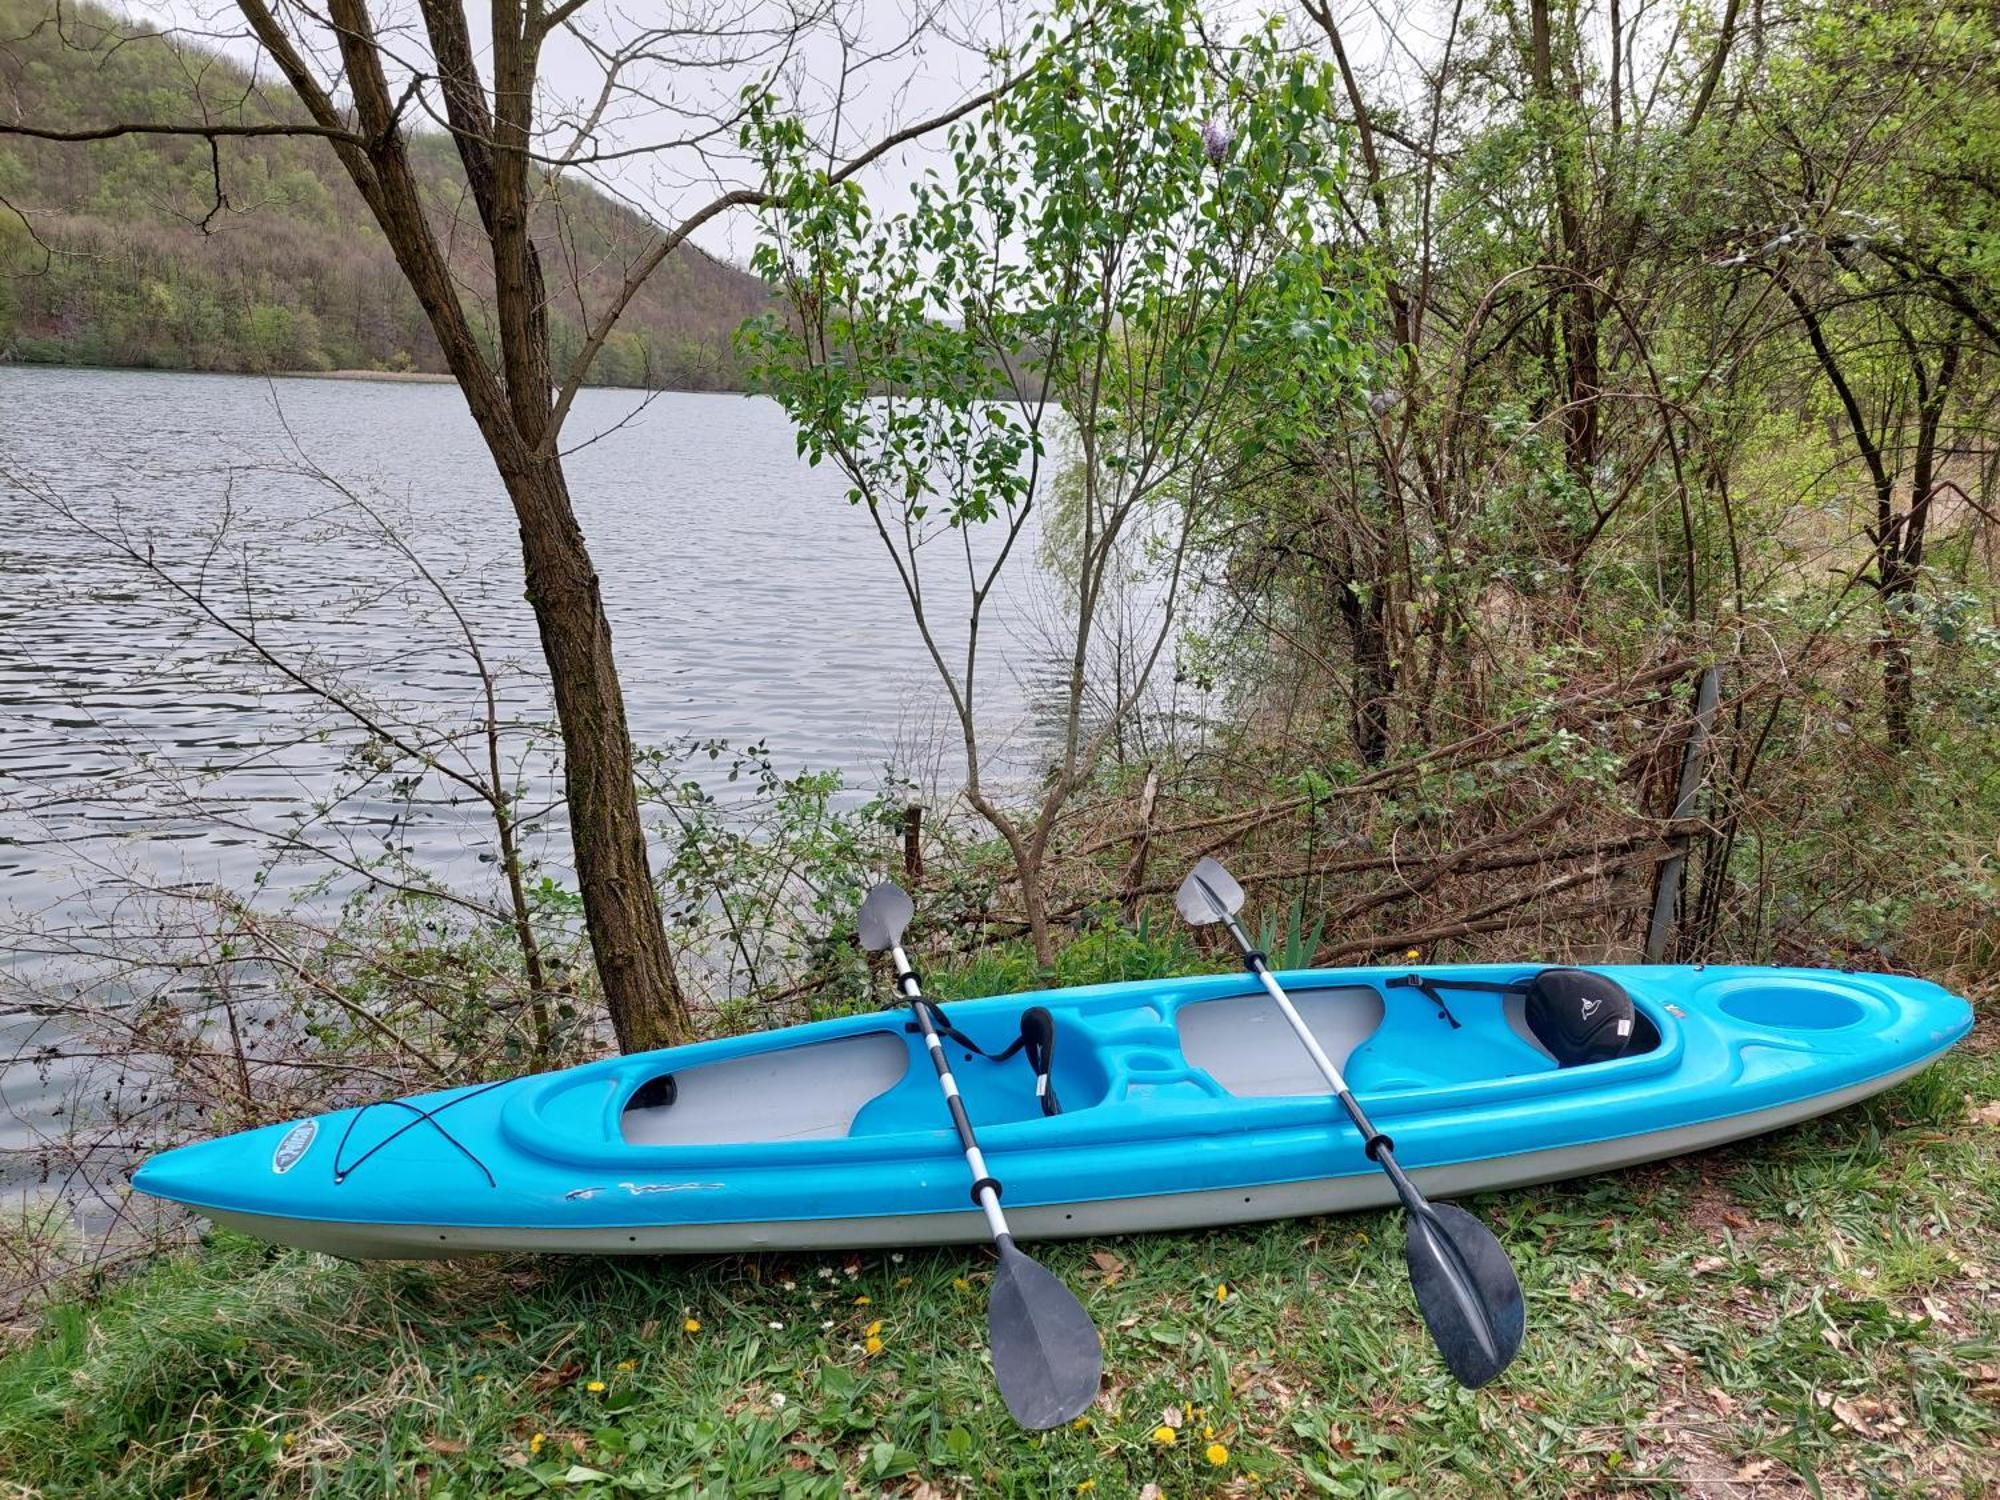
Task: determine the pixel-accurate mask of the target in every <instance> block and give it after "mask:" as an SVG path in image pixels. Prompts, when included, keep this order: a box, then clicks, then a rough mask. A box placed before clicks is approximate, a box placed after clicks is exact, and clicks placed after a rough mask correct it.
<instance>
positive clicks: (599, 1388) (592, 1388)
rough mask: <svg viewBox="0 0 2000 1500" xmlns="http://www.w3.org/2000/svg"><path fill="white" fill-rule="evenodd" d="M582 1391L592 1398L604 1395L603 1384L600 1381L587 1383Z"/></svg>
mask: <svg viewBox="0 0 2000 1500" xmlns="http://www.w3.org/2000/svg"><path fill="white" fill-rule="evenodd" d="M584 1389H585V1390H586V1391H589V1392H590V1394H591V1395H593V1396H601V1395H603V1394H604V1382H603V1381H601V1380H592V1381H589V1382H588V1383H586V1384H585V1386H584Z"/></svg>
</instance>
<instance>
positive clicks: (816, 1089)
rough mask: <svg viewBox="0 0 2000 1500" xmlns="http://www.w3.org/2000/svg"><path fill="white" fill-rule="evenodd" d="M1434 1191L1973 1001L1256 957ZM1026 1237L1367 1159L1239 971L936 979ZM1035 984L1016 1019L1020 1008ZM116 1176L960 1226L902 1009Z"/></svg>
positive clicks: (1603, 1154)
mask: <svg viewBox="0 0 2000 1500" xmlns="http://www.w3.org/2000/svg"><path fill="white" fill-rule="evenodd" d="M1538 972H1541V973H1568V974H1577V973H1588V974H1593V975H1597V976H1601V978H1602V979H1605V980H1609V981H1611V982H1612V983H1613V984H1614V985H1616V986H1618V987H1620V988H1622V990H1623V991H1624V992H1625V993H1627V994H1629V996H1630V999H1631V1011H1630V1025H1629V1026H1626V1025H1625V1024H1624V1023H1621V1032H1625V1033H1629V1034H1624V1035H1621V1036H1620V1038H1619V1040H1618V1048H1619V1050H1618V1053H1617V1055H1615V1056H1610V1057H1607V1058H1605V1059H1603V1060H1595V1061H1588V1062H1582V1063H1572V1064H1571V1065H1569V1066H1563V1065H1561V1064H1559V1063H1558V1062H1557V1060H1556V1059H1557V1056H1558V1055H1561V1053H1562V1050H1563V1049H1562V1047H1561V1045H1560V1044H1559V1042H1557V1043H1556V1045H1555V1046H1554V1050H1551V1043H1552V1042H1556V1039H1554V1038H1550V1037H1546V1036H1544V1035H1540V1034H1538V1032H1537V1027H1536V1021H1535V1016H1534V1013H1533V1010H1532V1007H1531V1006H1528V1005H1525V1004H1524V1002H1523V992H1524V991H1525V990H1527V989H1528V987H1529V986H1530V984H1531V982H1532V981H1533V980H1534V979H1535V977H1536V976H1537V974H1538ZM1281 978H1282V981H1283V983H1284V986H1285V988H1286V989H1287V990H1288V991H1289V992H1290V993H1291V995H1292V998H1293V1000H1294V1002H1295V1003H1296V1004H1297V1006H1298V1008H1299V1010H1300V1011H1301V1013H1302V1014H1303V1015H1304V1017H1305V1020H1306V1022H1307V1024H1308V1025H1309V1026H1310V1027H1311V1029H1312V1032H1313V1034H1314V1036H1315V1038H1316V1039H1317V1040H1318V1042H1319V1044H1320V1046H1321V1047H1322V1048H1323V1049H1324V1050H1325V1051H1326V1053H1327V1054H1328V1055H1329V1056H1330V1057H1331V1058H1332V1060H1333V1061H1334V1063H1335V1064H1336V1065H1337V1066H1339V1067H1340V1068H1341V1070H1342V1071H1343V1072H1344V1073H1345V1074H1346V1076H1347V1078H1348V1081H1349V1083H1350V1085H1351V1086H1352V1088H1353V1090H1354V1092H1355V1094H1356V1096H1357V1097H1358V1098H1359V1099H1360V1100H1361V1101H1362V1102H1363V1103H1364V1104H1365V1105H1366V1106H1367V1109H1368V1112H1369V1113H1370V1114H1371V1115H1372V1116H1373V1118H1374V1122H1375V1124H1376V1126H1377V1127H1378V1128H1379V1129H1380V1130H1382V1131H1383V1132H1384V1133H1386V1134H1387V1135H1389V1136H1390V1137H1391V1138H1392V1139H1393V1141H1394V1144H1395V1150H1396V1155H1397V1157H1398V1159H1399V1160H1400V1161H1401V1162H1402V1164H1403V1166H1404V1167H1405V1168H1406V1169H1408V1170H1409V1171H1410V1172H1411V1174H1412V1176H1413V1177H1414V1178H1415V1179H1416V1181H1417V1183H1418V1184H1419V1186H1421V1187H1422V1188H1423V1189H1424V1191H1425V1192H1427V1193H1429V1194H1430V1195H1432V1196H1434V1197H1452V1196H1455V1195H1460V1194H1466V1193H1472V1192H1479V1191H1483V1190H1487V1189H1492V1188H1504V1187H1512V1186H1518V1185H1522V1184H1528V1183H1538V1182H1548V1181H1552V1180H1554V1179H1557V1178H1563V1177H1571V1176H1576V1175H1579V1174H1583V1173H1591V1172H1599V1171H1605V1170H1609V1169H1613V1168H1617V1167H1623V1166H1628V1165H1631V1164H1633V1163H1635V1162H1642V1161H1648V1160H1652V1159H1655V1158H1658V1157H1663V1156H1670V1155H1674V1154H1676V1153H1679V1152H1684V1151H1693V1150H1699V1149H1701V1148H1703V1147H1708V1146H1714V1145H1717V1144H1719V1143H1721V1142H1724V1141H1731V1140H1736V1139H1739V1138H1741V1137H1744V1136H1749V1135H1754V1134H1756V1133H1758V1132H1760V1131H1767V1130H1773V1129H1776V1128H1778V1127H1780V1126H1784V1125H1789V1124H1792V1123H1794V1122H1795V1121H1799V1120H1803V1119H1808V1118H1810V1117H1812V1116H1815V1115H1820V1114H1824V1113H1826V1112H1827V1111H1829V1110H1834V1109H1838V1108H1840V1107H1841V1106H1843V1105H1846V1104H1851V1103H1853V1102H1854V1101H1856V1100H1858V1099H1864V1098H1866V1097H1868V1096H1869V1095H1871V1094H1875V1093H1879V1092H1880V1091H1881V1090H1883V1089H1886V1088H1889V1087H1891V1086H1893V1085H1894V1084H1896V1083H1899V1082H1901V1081H1902V1080H1903V1079H1905V1078H1908V1077H1910V1076H1911V1075H1912V1074H1914V1073H1916V1072H1918V1071H1919V1070H1920V1069H1922V1068H1924V1067H1925V1066H1927V1065H1928V1064H1930V1063H1931V1062H1933V1061H1934V1060H1935V1059H1936V1058H1938V1057H1939V1056H1940V1055H1941V1054H1942V1053H1943V1052H1944V1051H1945V1050H1946V1049H1948V1048H1949V1047H1951V1046H1952V1044H1953V1043H1955V1042H1957V1041H1958V1040H1959V1039H1960V1038H1961V1037H1963V1036H1964V1035H1965V1034H1966V1033H1967V1032H1968V1031H1969V1030H1970V1029H1971V1026H1972V1010H1971V1007H1970V1006H1969V1005H1968V1004H1967V1003H1966V1002H1965V1001H1964V1000H1962V999H1960V998H1958V997H1957V996H1955V995H1952V994H1951V993H1949V992H1948V991H1946V990H1943V989H1941V988H1939V987H1938V986H1937V985H1934V984H1930V983H1927V982H1925V981H1923V980H1919V979H1908V978H1901V977H1897V976H1892V975H1881V974H1851V973H1845V972H1833V971H1828V970H1817V969H1771V968H1736V967H1692V968H1689V967H1644V968H1640V967H1602V968H1595V969H1591V970H1588V971H1574V970H1565V971H1538V970H1537V968H1536V967H1535V966H1532V965H1521V964H1514V965H1485V966H1459V967H1442V966H1441V967H1433V968H1427V969H1424V970H1422V971H1421V972H1420V973H1417V974H1406V973H1402V972H1399V971H1396V970H1391V969H1384V968H1371V969H1329V970H1307V971H1300V972H1297V973H1289V974H1285V975H1282V976H1281ZM943 1009H944V1015H945V1017H946V1019H947V1022H948V1024H949V1026H950V1028H951V1030H950V1031H949V1032H948V1033H947V1047H948V1051H949V1056H950V1060H951V1062H952V1066H953V1069H954V1072H955V1073H956V1076H957V1080H958V1086H959V1089H960V1090H961V1092H962V1094H963V1097H964V1101H965V1105H966V1108H967V1110H968V1112H969V1113H970V1115H971V1118H972V1121H973V1123H974V1124H975V1125H976V1126H977V1127H978V1130H979V1138H980V1143H981V1144H982V1145H983V1146H984V1147H985V1152H986V1158H987V1161H988V1163H989V1165H990V1169H991V1171H992V1173H993V1175H994V1176H995V1177H997V1178H998V1179H999V1180H1000V1182H1001V1183H1002V1184H1003V1186H1004V1197H1005V1202H1006V1207H1007V1212H1008V1216H1009V1218H1010V1219H1011V1220H1012V1222H1013V1225H1014V1229H1015V1232H1016V1233H1017V1234H1019V1235H1020V1236H1021V1237H1022V1238H1024V1239H1026V1238H1033V1237H1050V1236H1063V1235H1085V1234H1090V1235H1095V1234H1122V1233H1129V1232H1134V1231H1142V1230H1162V1229H1184V1228H1192V1227H1197V1226H1202V1225H1211V1224H1225V1223H1232V1222H1238V1221H1244V1220H1255V1219H1271V1218H1279V1217H1285V1216H1289V1215H1297V1214H1318V1213H1329V1212H1339V1211H1343V1210H1348V1209H1359V1208H1370V1207H1377V1206H1381V1205H1384V1204H1387V1203H1390V1202H1392V1201H1393V1200H1394V1189H1393V1188H1392V1187H1391V1185H1390V1183H1389V1181H1388V1179H1387V1178H1386V1177H1385V1176H1384V1175H1383V1174H1382V1172H1381V1171H1379V1170H1377V1168H1376V1167H1375V1165H1374V1164H1373V1163H1372V1162H1371V1161H1369V1159H1368V1158H1367V1157H1366V1156H1365V1155H1364V1153H1363V1150H1362V1140H1361V1137H1360V1135H1359V1133H1358V1132H1357V1131H1356V1129H1355V1127H1354V1126H1353V1125H1352V1124H1351V1123H1350V1122H1349V1120H1348V1119H1347V1117H1346V1115H1345V1114H1344V1113H1343V1112H1342V1111H1341V1109H1340V1108H1339V1107H1338V1106H1337V1105H1336V1104H1335V1102H1334V1101H1333V1099H1332V1098H1331V1097H1330V1096H1329V1095H1328V1093H1327V1092H1326V1088H1325V1085H1324V1083H1322V1082H1321V1080H1320V1077H1319V1074H1318V1073H1317V1072H1316V1070H1315V1068H1314V1066H1313V1064H1312V1061H1311V1059H1310V1058H1309V1057H1308V1055H1307V1053H1306V1051H1305V1049H1304V1048H1303V1047H1302V1046H1301V1045H1300V1043H1299V1041H1298V1039H1297V1038H1296V1037H1295V1036H1294V1035H1293V1034H1292V1032H1291V1031H1290V1029H1289V1028H1288V1026H1287V1025H1286V1023H1285V1021H1284V1019H1283V1018H1282V1016H1281V1015H1280V1014H1279V1012H1278V1010H1277V1008H1276V1007H1275V1005H1274V1004H1273V1003H1272V1002H1271V1000H1270V999H1268V998H1267V997H1266V996H1265V995H1264V993H1263V992H1262V991H1261V990H1260V989H1258V988H1257V987H1256V982H1255V981H1254V980H1250V979H1247V978H1246V977H1244V976H1241V975H1215V976H1204V977H1199V978H1187V979H1166V980H1146V981H1140V982H1134V983H1124V984H1109V985H1099V986H1094V987H1091V988H1083V989H1068V990H1052V991H1045V992H1042V993H1039V994H1033V995H1016V996H1008V997H1005V998H997V999H990V1000H975V1001H963V1002H958V1003H955V1004H950V1005H947V1006H945V1007H944V1008H943ZM1037 1010H1040V1011H1045V1012H1046V1017H1045V1020H1046V1022H1047V1023H1048V1024H1047V1025H1046V1027H1045V1028H1044V1029H1043V1030H1042V1031H1041V1032H1040V1033H1039V1038H1040V1045H1037V1046H1030V1047H1022V1046H1020V1045H1018V1044H1019V1042H1020V1040H1021V1039H1022V1037H1023V1035H1024V1032H1023V1017H1024V1015H1027V1014H1029V1013H1030V1012H1033V1011H1037ZM133 1185H134V1186H135V1187H136V1188H138V1189H139V1190H140V1191H142V1192H145V1193H149V1194H152V1195H154V1196H156V1197H160V1198H166V1199H171V1200H173V1201H175V1202H178V1203H183V1204H186V1205H188V1206H189V1207H191V1208H194V1209H196V1210H198V1211H200V1212H201V1213H202V1214H203V1215H205V1216H206V1217H208V1218H210V1219H212V1220H214V1221H216V1222H218V1223H221V1224H226V1225H229V1226H230V1227H232V1228H236V1229H240V1230H244V1231H246V1232H248V1233H250V1234H254V1235H258V1236H260V1237H262V1238H264V1239H268V1240H275V1241H279V1242H281V1243H285V1244H292V1245H301V1246H305V1247H307V1248H309V1249H314V1250H321V1251H326V1252H328V1253H331V1254H334V1255H341V1256H348V1257H374V1256H388V1257H418V1256H441V1255H458V1254H465V1253H471V1252H477V1251H495V1250H516V1251H522V1250H525V1251H554V1252H584V1253H593V1254H598V1253H659V1252H683V1251H725V1250H751V1249H766V1248H789V1249H811V1248H832V1247H871V1246H889V1245H912V1244H925V1243H946V1242H958V1241H965V1242H970V1241H977V1240H982V1239H985V1238H987V1237H988V1234H989V1230H988V1226H987V1223H986V1220H985V1218H984V1216H983V1215H982V1214H981V1212H980V1211H979V1209H978V1208H977V1207H975V1206H974V1204H973V1203H972V1202H971V1201H970V1200H969V1199H968V1196H967V1178H966V1163H965V1159H964V1157H963V1156H962V1154H961V1153H960V1149H959V1145H958V1142H957V1139H956V1137H955V1136H954V1134H953V1132H952V1129H951V1122H950V1119H949V1118H948V1116H947V1115H946V1113H945V1111H944V1108H943V1106H942V1101H941V1100H940V1098H939V1096H938V1085H937V1081H936V1079H935V1077H934V1075H933V1071H932V1068H931V1066H930V1064H929V1062H928V1061H927V1060H926V1058H925V1055H924V1050H923V1042H922V1039H921V1037H920V1036H918V1035H917V1034H916V1031H915V1027H914V1023H913V1022H912V1021H911V1018H910V1013H909V1012H907V1011H893V1012H879V1013H876V1014H872V1015H857V1016H846V1017H841V1018H839V1019H836V1020H829V1021H819V1022H815V1023H813V1024H811V1025H806V1026H795V1027H789V1028H786V1029H784V1030H779V1031H770V1032H762V1033H757V1034H752V1035H747V1036H734V1037H725V1038H721V1039H718V1040H715V1041H708V1042H700V1043H696V1044H693V1045H690V1046H685V1047H675V1048H669V1049H667V1050H664V1051H660V1052H651V1053H643V1054H637V1055H634V1056H630V1057H614V1058H608V1059H605V1060H604V1061H601V1062H595V1063H590V1064H587V1065H585V1066H583V1067H578V1068H570V1069H567V1070H565V1071H562V1072H556V1073H546V1074H538V1075H534V1076H531V1077H526V1078H517V1079H512V1080H508V1081H504V1082H499V1083H489V1084H482V1085H477V1086H472V1087H467V1088H458V1089H449V1090H445V1091H443V1092H440V1093H435V1094H426V1095H421V1096H417V1097H412V1098H408V1099H400V1100H392V1101H387V1102H384V1103H377V1104H370V1105H366V1106H363V1107H360V1108H354V1109H343V1110H337V1111H335V1112H333V1113H330V1114H325V1115H320V1116H318V1117H316V1118H313V1119H309V1120H302V1121H299V1122H297V1123H294V1124H290V1125H273V1126H270V1127H267V1128H264V1129H260V1130H251V1131H245V1132H243V1133H242V1134H239V1135H232V1136H227V1137H224V1138H222V1139H219V1140H213V1141H207V1142H203V1143H201V1144H198V1145H192V1146H186V1147H182V1148H180V1149H179V1150H174V1151H168V1152H164V1153H162V1154H161V1155H158V1156H155V1157H153V1158H151V1159H150V1160H149V1161H147V1162H146V1163H145V1164H144V1165H143V1166H142V1167H141V1168H140V1169H139V1171H138V1173H137V1174H136V1175H135V1176H134V1178H133Z"/></svg>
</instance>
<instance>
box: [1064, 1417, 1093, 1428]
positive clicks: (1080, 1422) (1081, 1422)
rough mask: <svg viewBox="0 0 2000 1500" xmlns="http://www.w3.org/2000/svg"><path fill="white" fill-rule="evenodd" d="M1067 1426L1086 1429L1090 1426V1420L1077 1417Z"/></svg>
mask: <svg viewBox="0 0 2000 1500" xmlns="http://www.w3.org/2000/svg"><path fill="white" fill-rule="evenodd" d="M1069 1425H1070V1426H1072V1427H1088V1426H1089V1425H1090V1418H1089V1417H1078V1418H1077V1419H1076V1420H1075V1421H1074V1422H1072V1423H1070V1424H1069Z"/></svg>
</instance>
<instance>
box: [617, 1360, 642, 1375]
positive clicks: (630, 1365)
mask: <svg viewBox="0 0 2000 1500" xmlns="http://www.w3.org/2000/svg"><path fill="white" fill-rule="evenodd" d="M618 1368H619V1369H621V1370H623V1371H624V1372H625V1373H626V1374H628V1375H629V1374H631V1373H632V1372H633V1371H634V1370H636V1369H638V1368H639V1361H638V1360H636V1359H621V1360H619V1361H618Z"/></svg>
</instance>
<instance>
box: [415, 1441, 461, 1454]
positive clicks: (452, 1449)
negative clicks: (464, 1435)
mask: <svg viewBox="0 0 2000 1500" xmlns="http://www.w3.org/2000/svg"><path fill="white" fill-rule="evenodd" d="M424 1446H425V1447H426V1448H428V1449H430V1450H431V1452H433V1453H442V1454H444V1455H446V1456H447V1457H449V1456H450V1455H452V1454H455V1453H463V1452H464V1451H465V1444H463V1443H461V1442H458V1441H457V1440H456V1439H454V1438H441V1437H434V1438H425V1439H424Z"/></svg>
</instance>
